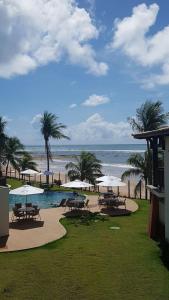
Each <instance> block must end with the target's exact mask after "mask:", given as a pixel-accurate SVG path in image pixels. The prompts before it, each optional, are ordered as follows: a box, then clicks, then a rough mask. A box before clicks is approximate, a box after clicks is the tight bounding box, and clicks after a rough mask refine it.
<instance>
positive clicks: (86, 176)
mask: <svg viewBox="0 0 169 300" xmlns="http://www.w3.org/2000/svg"><path fill="white" fill-rule="evenodd" d="M101 167H102V166H101V161H100V160H98V159H97V158H96V156H95V154H93V153H90V152H85V151H82V152H81V154H80V156H75V162H70V163H68V164H67V165H66V166H65V168H66V170H69V171H68V176H69V178H70V180H74V179H80V180H82V181H83V180H88V181H89V182H91V183H92V184H93V183H94V182H95V178H96V177H98V175H101V174H102V172H101Z"/></svg>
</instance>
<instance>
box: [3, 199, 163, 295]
mask: <svg viewBox="0 0 169 300" xmlns="http://www.w3.org/2000/svg"><path fill="white" fill-rule="evenodd" d="M139 204H140V210H139V211H138V212H136V213H135V214H133V215H131V216H128V217H116V218H108V219H107V220H105V221H101V220H100V221H98V222H92V223H91V224H90V225H84V224H81V223H80V222H79V221H78V220H75V219H64V220H62V223H63V224H64V226H66V228H67V230H68V234H67V236H66V237H65V238H63V239H61V240H59V241H56V242H53V243H52V244H49V245H46V246H44V247H41V248H38V249H34V250H28V251H22V252H15V253H6V254H5V253H4V254H0V270H1V272H0V299H1V300H3V299H16V300H20V299H24V300H25V299H31V300H32V299H37V300H38V299H40V300H55V299H57V300H58V299H59V300H60V299H65V300H67V299H68V300H71V299H75V300H79V299H80V300H81V299H86V300H88V299H91V300H93V299H100V300H104V299H110V300H111V299H113V300H116V299H118V300H119V299H120V300H121V299H125V300H132V299H135V300H139V299H144V300H146V299H147V300H151V299H152V300H168V299H169V272H168V270H167V269H166V268H165V267H164V266H163V264H162V262H161V260H160V257H159V248H158V246H157V245H156V243H155V242H153V241H152V240H150V239H149V238H148V237H147V234H146V227H147V226H146V224H147V215H148V212H147V210H148V204H147V203H146V202H145V201H140V202H139ZM111 226H119V227H120V229H119V230H112V229H110V227H111Z"/></svg>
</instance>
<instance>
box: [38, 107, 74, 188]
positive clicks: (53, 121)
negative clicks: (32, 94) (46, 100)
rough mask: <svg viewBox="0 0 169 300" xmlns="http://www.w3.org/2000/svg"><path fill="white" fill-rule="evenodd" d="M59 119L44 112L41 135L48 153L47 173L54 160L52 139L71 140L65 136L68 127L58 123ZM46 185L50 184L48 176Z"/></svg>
mask: <svg viewBox="0 0 169 300" xmlns="http://www.w3.org/2000/svg"><path fill="white" fill-rule="evenodd" d="M57 119H58V117H57V116H56V115H55V114H52V113H49V112H47V111H45V112H44V114H43V116H42V117H41V120H40V123H41V133H42V135H43V137H44V141H45V152H46V160H47V171H49V170H50V169H49V167H50V166H49V163H50V160H52V153H51V150H50V143H49V140H50V138H54V139H63V138H64V139H69V137H67V136H66V135H64V134H63V132H62V129H65V128H66V126H65V125H63V124H62V123H58V122H57ZM46 183H47V184H49V176H48V175H47V176H46Z"/></svg>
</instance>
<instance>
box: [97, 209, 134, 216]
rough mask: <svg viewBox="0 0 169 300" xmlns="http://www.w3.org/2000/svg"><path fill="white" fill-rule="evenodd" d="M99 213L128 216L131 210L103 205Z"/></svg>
mask: <svg viewBox="0 0 169 300" xmlns="http://www.w3.org/2000/svg"><path fill="white" fill-rule="evenodd" d="M101 213H103V214H106V215H108V216H110V217H120V216H129V215H130V214H131V211H130V210H127V209H122V208H114V207H104V208H102V209H101Z"/></svg>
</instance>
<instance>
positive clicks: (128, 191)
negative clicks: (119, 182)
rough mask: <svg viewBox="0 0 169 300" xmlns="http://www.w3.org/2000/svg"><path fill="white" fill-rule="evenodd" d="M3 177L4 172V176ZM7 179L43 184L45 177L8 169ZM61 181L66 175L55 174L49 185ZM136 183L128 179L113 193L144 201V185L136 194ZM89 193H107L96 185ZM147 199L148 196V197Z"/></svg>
mask: <svg viewBox="0 0 169 300" xmlns="http://www.w3.org/2000/svg"><path fill="white" fill-rule="evenodd" d="M3 175H5V172H4V174H3ZM7 176H8V178H15V179H18V180H23V181H24V182H25V181H26V182H30V183H31V182H32V183H36V184H43V183H45V182H46V176H45V175H40V176H36V175H35V176H25V175H21V174H20V173H19V172H18V171H17V170H13V169H12V168H9V171H8V174H7ZM58 181H61V184H63V183H66V182H68V181H69V179H68V176H67V174H65V175H62V176H61V174H60V172H58V173H55V174H54V175H53V176H51V178H50V183H51V184H55V183H56V182H58ZM136 184H137V182H136V181H134V179H130V180H127V181H126V186H125V187H117V188H113V191H114V192H116V193H117V194H118V195H119V196H121V197H126V198H133V199H145V183H144V182H142V184H141V185H140V186H139V190H138V192H137V193H136V191H135V187H136ZM90 191H95V192H98V191H99V192H102V191H107V188H101V189H99V188H98V186H97V185H96V186H95V187H94V188H90ZM148 199H149V195H148Z"/></svg>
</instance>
